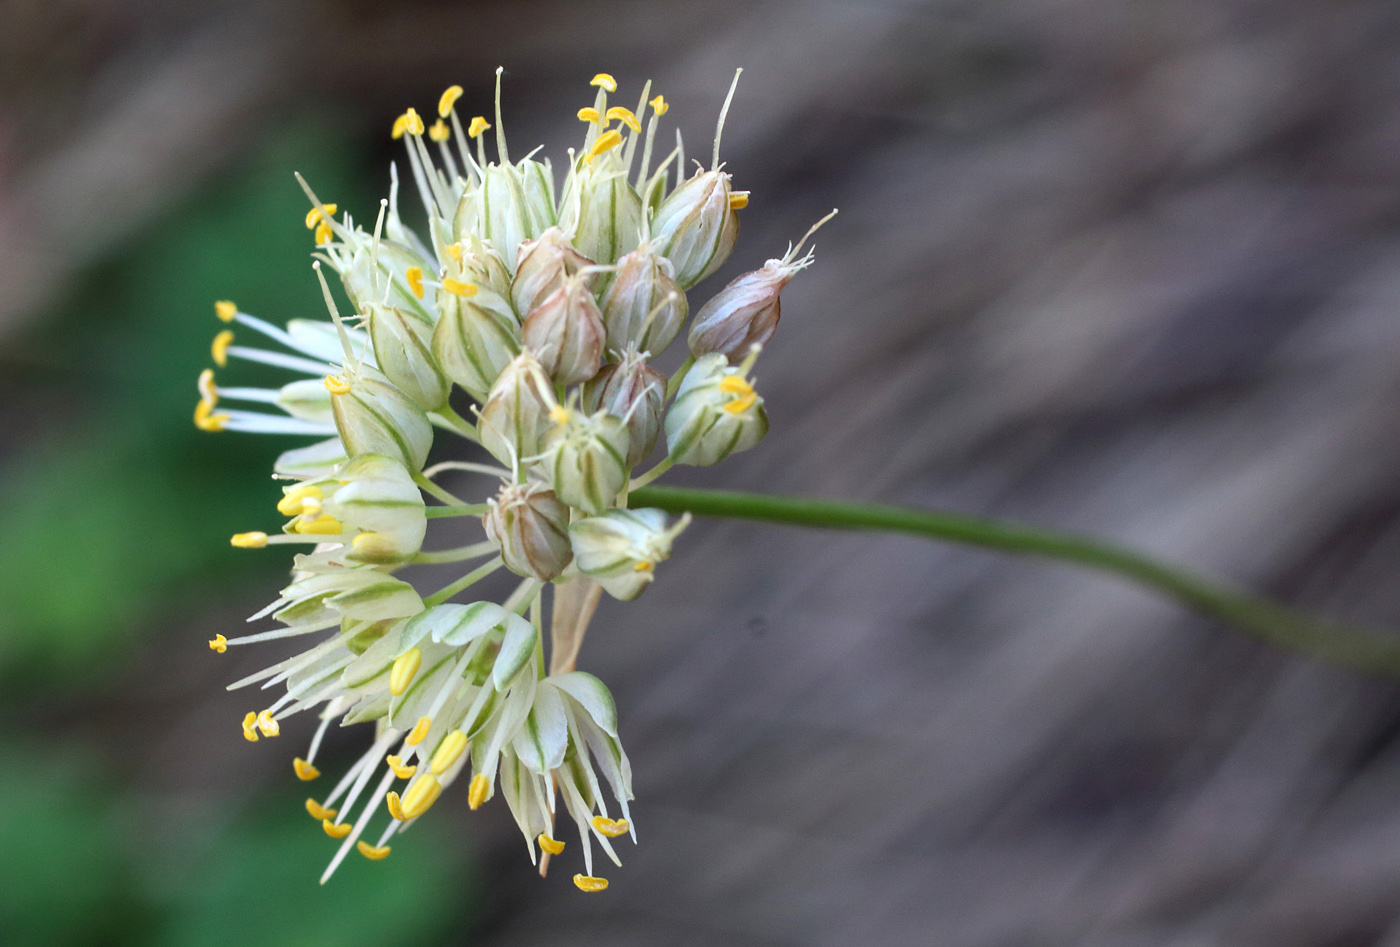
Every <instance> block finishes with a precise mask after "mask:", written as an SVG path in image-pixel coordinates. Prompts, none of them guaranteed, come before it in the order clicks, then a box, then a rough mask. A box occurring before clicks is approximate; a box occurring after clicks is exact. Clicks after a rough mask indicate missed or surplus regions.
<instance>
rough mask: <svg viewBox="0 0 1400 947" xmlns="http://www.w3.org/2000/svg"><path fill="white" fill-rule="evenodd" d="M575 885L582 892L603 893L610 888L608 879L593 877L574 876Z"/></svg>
mask: <svg viewBox="0 0 1400 947" xmlns="http://www.w3.org/2000/svg"><path fill="white" fill-rule="evenodd" d="M574 885H575V887H577V888H578V889H579V890H580V891H589V892H593V891H603V890H606V888H607V887H608V879H606V878H594V877H593V876H592V875H574Z"/></svg>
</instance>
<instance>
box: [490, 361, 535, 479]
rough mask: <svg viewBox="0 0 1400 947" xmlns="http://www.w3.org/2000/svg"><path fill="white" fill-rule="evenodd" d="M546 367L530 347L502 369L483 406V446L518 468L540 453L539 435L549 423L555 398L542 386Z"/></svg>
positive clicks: (504, 461) (505, 462)
mask: <svg viewBox="0 0 1400 947" xmlns="http://www.w3.org/2000/svg"><path fill="white" fill-rule="evenodd" d="M543 376H544V371H543V369H541V368H540V363H539V361H538V360H536V358H535V356H534V355H533V354H532V353H531V352H530V351H528V350H526V351H523V352H521V353H520V354H519V355H517V356H516V357H515V358H514V359H512V360H511V361H510V363H509V364H508V365H506V367H505V368H504V369H502V371H501V375H500V377H499V378H497V379H496V384H495V385H493V386H492V387H491V393H490V395H489V396H488V397H487V399H486V403H485V404H484V405H482V407H481V416H480V420H479V422H478V424H477V433H478V435H479V436H480V438H481V446H483V447H485V448H486V449H487V450H488V451H490V452H491V453H492V455H494V456H495V458H496V459H497V460H499V461H501V463H503V464H506V465H507V466H510V467H512V468H513V467H515V466H516V465H517V464H518V463H519V462H520V461H521V460H523V459H524V458H526V457H532V456H534V455H535V454H538V453H539V450H540V438H541V437H542V436H543V435H544V431H545V428H546V426H547V425H548V424H549V408H550V405H551V404H552V403H553V401H552V399H549V400H546V396H545V393H544V392H542V391H541V389H540V380H541V379H542V378H543Z"/></svg>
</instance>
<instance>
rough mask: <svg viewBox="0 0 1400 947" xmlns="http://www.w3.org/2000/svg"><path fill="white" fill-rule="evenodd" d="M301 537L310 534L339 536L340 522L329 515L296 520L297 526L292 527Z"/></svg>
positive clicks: (323, 514) (324, 514)
mask: <svg viewBox="0 0 1400 947" xmlns="http://www.w3.org/2000/svg"><path fill="white" fill-rule="evenodd" d="M292 529H293V530H295V531H296V532H298V533H301V534H302V535H303V536H305V535H307V534H310V535H313V536H337V535H339V534H340V531H341V526H340V520H338V519H336V518H335V517H334V516H331V515H330V514H329V513H322V514H321V515H320V516H317V517H316V518H315V519H307V518H306V517H305V516H303V517H301V518H300V519H298V520H297V525H295V526H293V527H292Z"/></svg>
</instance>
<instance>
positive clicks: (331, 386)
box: [326, 375, 350, 395]
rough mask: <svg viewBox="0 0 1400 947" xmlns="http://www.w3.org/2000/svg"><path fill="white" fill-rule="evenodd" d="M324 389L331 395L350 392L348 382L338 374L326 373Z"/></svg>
mask: <svg viewBox="0 0 1400 947" xmlns="http://www.w3.org/2000/svg"><path fill="white" fill-rule="evenodd" d="M326 390H327V391H329V392H330V393H331V394H333V395H348V394H350V383H349V382H347V381H346V380H345V379H344V378H341V377H340V376H339V375H327V376H326Z"/></svg>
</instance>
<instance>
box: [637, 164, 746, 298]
mask: <svg viewBox="0 0 1400 947" xmlns="http://www.w3.org/2000/svg"><path fill="white" fill-rule="evenodd" d="M729 193H730V188H729V175H728V174H726V173H725V172H723V171H697V172H696V174H695V176H694V177H692V178H691V179H690V180H688V181H686V182H685V183H683V184H682V185H681V186H680V187H678V188H676V189H675V190H674V191H672V192H671V194H670V196H668V197H667V198H666V199H665V200H664V201H662V202H661V206H660V207H658V208H657V210H656V217H655V218H654V219H653V220H652V222H651V232H652V236H653V238H654V239H655V241H656V243H657V245H658V246H659V247H661V252H662V253H663V254H664V255H665V256H666V257H667V259H669V260H670V261H671V262H672V263H674V264H675V266H676V282H677V283H679V284H680V287H681V289H689V288H690V287H692V286H694V285H695V284H696V283H698V282H700V281H701V280H702V279H704V278H705V277H707V276H709V275H710V274H711V273H713V272H714V271H715V270H717V269H719V267H720V265H721V264H722V263H724V261H725V260H727V259H729V253H730V251H732V250H733V249H734V241H735V240H737V239H738V237H739V215H738V214H737V213H736V212H735V210H734V208H732V207H731V206H730V205H729Z"/></svg>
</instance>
